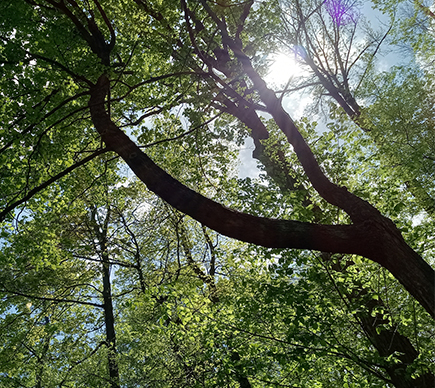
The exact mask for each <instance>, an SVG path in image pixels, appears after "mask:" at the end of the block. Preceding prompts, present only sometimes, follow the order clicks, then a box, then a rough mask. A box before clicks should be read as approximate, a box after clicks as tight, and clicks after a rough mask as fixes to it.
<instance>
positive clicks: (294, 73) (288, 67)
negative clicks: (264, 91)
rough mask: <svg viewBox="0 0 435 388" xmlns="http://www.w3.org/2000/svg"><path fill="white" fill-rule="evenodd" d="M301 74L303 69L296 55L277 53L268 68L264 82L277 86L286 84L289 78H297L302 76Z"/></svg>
mask: <svg viewBox="0 0 435 388" xmlns="http://www.w3.org/2000/svg"><path fill="white" fill-rule="evenodd" d="M303 73H304V69H303V68H302V63H301V58H300V57H299V55H298V54H296V53H292V54H284V53H278V54H276V55H274V56H273V58H272V64H271V65H270V67H269V71H268V73H267V75H266V77H265V80H266V82H267V83H270V84H274V85H276V86H279V85H282V84H286V83H287V82H288V81H289V79H290V78H293V77H298V76H300V75H303Z"/></svg>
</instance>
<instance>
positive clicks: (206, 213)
mask: <svg viewBox="0 0 435 388" xmlns="http://www.w3.org/2000/svg"><path fill="white" fill-rule="evenodd" d="M259 86H260V88H261V85H259ZM109 88H110V82H109V79H108V78H107V76H106V75H102V76H101V77H100V78H99V80H98V82H97V84H96V85H95V86H94V87H93V88H92V89H91V98H90V100H89V108H90V112H91V117H92V120H93V123H94V125H95V128H96V129H97V131H98V132H99V134H100V135H101V137H102V139H103V141H104V142H105V144H106V145H107V147H108V148H109V149H111V150H113V151H115V152H116V153H117V154H118V155H119V156H120V157H121V158H122V159H124V161H125V162H126V163H127V164H128V165H129V166H130V168H131V169H132V170H133V172H134V173H135V174H136V176H137V177H138V178H139V179H140V180H141V181H142V182H143V183H145V184H146V185H147V187H148V188H149V189H150V190H151V191H153V192H154V193H155V194H157V195H158V196H160V197H161V198H162V199H164V200H165V201H166V202H168V203H169V204H170V205H171V206H173V207H175V208H176V209H178V210H179V211H181V212H183V213H185V214H187V215H189V216H190V217H192V218H194V219H196V220H197V221H199V222H201V223H202V224H204V225H206V226H208V227H209V228H210V229H213V230H215V231H217V232H219V233H221V234H223V235H226V236H228V237H232V238H235V239H238V240H241V241H245V242H250V243H254V244H257V245H262V246H265V247H273V248H299V249H309V250H319V251H323V252H335V253H353V254H358V255H361V256H364V257H367V258H369V259H371V260H373V261H375V262H377V263H379V264H380V265H382V266H383V267H385V268H387V269H388V270H389V271H390V272H391V273H392V274H393V276H395V277H396V279H397V280H399V282H401V283H402V284H403V285H404V287H405V288H406V289H407V290H408V291H409V292H410V293H411V295H413V296H414V297H415V298H416V300H418V301H419V303H420V304H421V305H422V306H423V307H424V308H425V309H426V311H428V312H429V314H431V315H432V317H435V276H434V271H433V269H432V268H431V267H430V265H429V264H427V263H426V262H425V261H424V260H423V259H422V258H421V257H420V256H419V255H418V254H417V253H416V252H414V251H413V250H412V249H411V248H410V247H409V246H408V245H407V244H406V242H405V241H404V240H403V237H402V235H401V233H400V231H399V230H398V229H397V228H396V226H395V225H394V224H393V222H392V221H391V220H390V219H388V218H386V217H383V216H382V215H381V214H380V213H379V212H378V211H377V210H376V209H375V208H374V207H372V206H371V205H370V204H369V203H367V202H365V201H363V200H362V199H360V198H358V197H356V196H355V195H353V194H351V193H349V192H348V191H347V189H346V188H345V187H339V186H336V185H334V184H333V183H331V182H329V180H327V178H326V177H325V176H324V174H323V173H322V171H321V170H320V168H319V166H318V164H317V162H316V160H315V158H314V156H313V154H312V152H311V150H310V149H309V147H308V146H307V145H306V143H305V141H304V139H303V138H302V136H301V135H300V134H299V132H298V131H297V128H296V126H295V125H294V123H293V122H292V121H291V119H290V117H288V115H287V114H286V113H285V112H283V111H282V107H281V106H279V107H276V106H273V105H275V104H276V101H275V100H274V99H273V97H274V96H272V95H271V93H272V92H271V91H268V90H266V91H265V92H266V96H264V99H265V100H266V101H267V105H272V106H271V109H270V110H271V113H273V116H274V118H275V120H276V121H277V124H278V125H279V126H280V127H281V128H284V132H285V133H286V135H287V137H288V138H289V141H290V142H291V144H292V145H293V147H294V148H295V151H296V150H297V151H296V152H297V154H298V157H300V160H301V163H302V165H303V167H304V169H305V171H306V173H307V175H308V177H309V179H310V181H311V182H312V183H313V182H314V183H313V186H314V187H315V188H316V190H318V192H319V194H320V195H321V196H322V197H323V198H324V199H325V200H327V201H329V202H330V203H332V204H335V205H336V206H338V207H340V208H342V209H343V210H345V211H346V212H348V214H349V215H350V216H351V217H352V218H353V219H354V222H355V223H354V224H352V225H321V224H312V223H307V222H299V221H291V220H276V219H269V218H263V217H255V216H252V215H249V214H246V213H241V212H237V211H235V210H232V209H229V208H226V207H224V206H222V205H220V204H218V203H216V202H214V201H212V200H210V199H208V198H206V197H204V196H203V195H201V194H199V193H196V192H195V191H193V190H191V189H189V188H188V187H186V186H184V185H183V184H182V183H180V182H179V181H177V180H176V179H174V178H173V177H171V176H170V175H169V174H168V173H166V172H165V171H164V170H162V169H161V168H160V167H158V166H157V165H156V164H155V163H154V162H153V161H152V160H151V159H150V158H149V157H148V156H147V155H146V154H145V153H144V152H142V151H141V149H140V148H139V147H138V146H137V145H136V144H135V143H134V142H133V141H132V140H131V139H130V138H129V137H128V136H127V135H126V134H125V133H123V132H122V131H121V130H120V128H118V127H117V126H116V124H115V123H113V122H112V121H111V119H110V116H109V115H108V113H107V112H106V109H105V97H106V95H107V93H108V91H109ZM275 99H276V97H275Z"/></svg>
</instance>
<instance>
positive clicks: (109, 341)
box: [91, 209, 120, 388]
mask: <svg viewBox="0 0 435 388" xmlns="http://www.w3.org/2000/svg"><path fill="white" fill-rule="evenodd" d="M91 216H92V224H93V227H94V232H95V234H96V236H97V239H98V245H99V250H100V256H101V261H102V263H101V272H102V280H103V310H104V326H105V329H106V346H107V363H108V369H109V378H110V386H111V388H120V383H119V368H118V360H117V351H116V332H115V317H114V315H113V301H112V288H111V283H110V261H109V253H108V250H107V226H108V223H109V219H110V209H108V210H107V214H106V219H105V221H104V225H103V226H100V225H98V223H97V220H96V209H94V210H92V215H91ZM100 228H101V230H100Z"/></svg>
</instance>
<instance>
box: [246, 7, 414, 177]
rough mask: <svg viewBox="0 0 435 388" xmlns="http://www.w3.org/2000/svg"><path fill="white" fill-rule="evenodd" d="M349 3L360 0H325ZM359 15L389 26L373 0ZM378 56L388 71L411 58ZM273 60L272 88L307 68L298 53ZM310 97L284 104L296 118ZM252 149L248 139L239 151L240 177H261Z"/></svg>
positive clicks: (268, 78)
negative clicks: (374, 6) (375, 7)
mask: <svg viewBox="0 0 435 388" xmlns="http://www.w3.org/2000/svg"><path fill="white" fill-rule="evenodd" d="M350 2H351V3H353V4H356V3H358V2H356V1H353V0H352V1H350V0H326V1H325V5H326V6H329V7H330V8H332V9H340V6H342V5H343V3H350ZM331 12H333V11H331ZM356 14H360V15H363V16H364V17H365V18H367V19H368V20H369V22H370V24H371V26H372V27H373V28H374V29H375V30H376V29H382V30H386V29H387V28H388V21H389V19H388V17H386V16H385V15H383V14H382V13H381V12H379V11H378V10H375V9H373V8H372V3H371V2H370V1H361V2H359V5H358V8H357V9H355V10H354V11H353V12H352V17H354V16H355V15H356ZM338 17H339V18H340V20H342V21H343V22H344V21H345V20H346V19H345V17H344V16H338ZM377 58H378V59H377V62H376V66H377V70H378V71H387V70H388V69H389V68H390V67H391V66H393V65H396V64H399V63H401V62H402V63H406V62H407V61H409V59H408V58H406V57H404V56H403V52H402V53H399V52H394V51H391V52H389V53H382V52H381V53H380V54H379V55H378V56H377ZM272 60H273V61H274V62H273V64H272V65H271V67H270V70H269V73H268V75H267V76H266V77H265V81H266V82H267V84H268V85H269V86H272V87H273V86H277V85H279V84H285V83H286V82H287V81H288V78H289V77H290V76H293V77H298V76H300V75H303V74H304V70H303V68H302V67H301V66H300V63H298V60H297V58H296V56H295V55H290V56H289V55H286V54H283V53H278V54H276V55H275V57H273V58H272ZM311 99H312V97H311V96H310V95H309V94H308V93H306V92H305V93H304V92H302V93H295V94H292V95H291V96H287V97H285V98H284V99H283V106H284V109H285V110H286V111H287V112H288V113H289V114H290V116H291V117H292V118H293V119H294V120H298V119H300V118H301V117H302V116H303V115H304V111H305V108H306V107H307V105H308V104H309V103H310V102H311ZM317 121H318V122H321V121H322V120H321V119H320V120H319V118H317ZM319 125H321V124H319ZM320 130H321V128H320ZM253 150H254V144H253V141H252V139H250V138H248V139H246V141H245V144H244V145H243V146H242V147H241V148H240V152H239V178H246V177H250V178H258V176H259V174H260V170H259V169H258V167H257V163H258V162H257V161H256V160H255V159H253V158H252V151H253Z"/></svg>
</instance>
